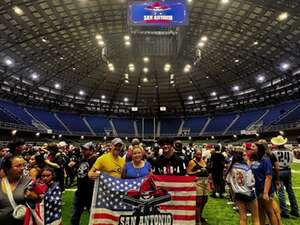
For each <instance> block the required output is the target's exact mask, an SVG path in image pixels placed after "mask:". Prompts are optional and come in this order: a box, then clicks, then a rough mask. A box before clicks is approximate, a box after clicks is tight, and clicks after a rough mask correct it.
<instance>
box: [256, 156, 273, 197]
mask: <svg viewBox="0 0 300 225" xmlns="http://www.w3.org/2000/svg"><path fill="white" fill-rule="evenodd" d="M251 169H252V172H253V175H254V178H255V191H256V194H257V196H258V195H259V194H262V193H263V192H264V187H265V181H266V176H271V177H272V162H271V160H270V158H269V157H268V156H266V155H265V156H263V157H262V159H261V160H257V161H254V162H253V163H252V165H251ZM274 191H275V190H274V186H273V184H272V182H271V187H270V190H269V195H271V194H272V193H274Z"/></svg>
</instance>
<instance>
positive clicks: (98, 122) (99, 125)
mask: <svg viewBox="0 0 300 225" xmlns="http://www.w3.org/2000/svg"><path fill="white" fill-rule="evenodd" d="M85 119H86V121H87V122H88V123H89V125H90V127H91V128H92V129H93V131H94V132H95V133H96V134H97V135H100V136H105V135H106V134H105V130H112V127H111V125H110V123H109V121H108V119H107V118H106V117H105V116H85Z"/></svg>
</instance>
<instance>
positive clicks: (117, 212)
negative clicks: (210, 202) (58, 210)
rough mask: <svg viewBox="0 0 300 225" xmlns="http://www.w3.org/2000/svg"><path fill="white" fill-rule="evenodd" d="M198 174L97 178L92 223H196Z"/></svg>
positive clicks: (174, 224)
mask: <svg viewBox="0 0 300 225" xmlns="http://www.w3.org/2000/svg"><path fill="white" fill-rule="evenodd" d="M195 179H196V178H195V177H191V176H156V175H151V176H149V177H145V178H137V179H117V178H114V177H110V176H108V175H106V174H100V175H99V177H98V178H97V179H96V181H95V185H94V194H93V201H92V206H91V212H90V221H89V225H100V224H110V225H145V224H147V225H194V224H195V212H196V186H195Z"/></svg>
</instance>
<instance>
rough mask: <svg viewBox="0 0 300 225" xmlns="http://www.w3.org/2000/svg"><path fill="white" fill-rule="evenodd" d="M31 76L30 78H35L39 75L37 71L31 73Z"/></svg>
mask: <svg viewBox="0 0 300 225" xmlns="http://www.w3.org/2000/svg"><path fill="white" fill-rule="evenodd" d="M31 78H32V80H37V79H38V78H39V76H38V74H37V73H33V74H31Z"/></svg>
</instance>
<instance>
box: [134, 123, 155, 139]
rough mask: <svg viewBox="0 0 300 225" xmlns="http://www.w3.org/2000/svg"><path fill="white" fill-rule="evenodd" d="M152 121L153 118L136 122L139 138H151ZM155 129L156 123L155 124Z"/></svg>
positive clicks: (152, 132) (152, 131)
mask: <svg viewBox="0 0 300 225" xmlns="http://www.w3.org/2000/svg"><path fill="white" fill-rule="evenodd" d="M153 123H154V119H153V118H145V119H138V120H137V127H138V133H139V135H140V136H143V134H144V137H145V138H147V137H148V136H151V137H153V134H154V124H153ZM156 128H157V122H156Z"/></svg>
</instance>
